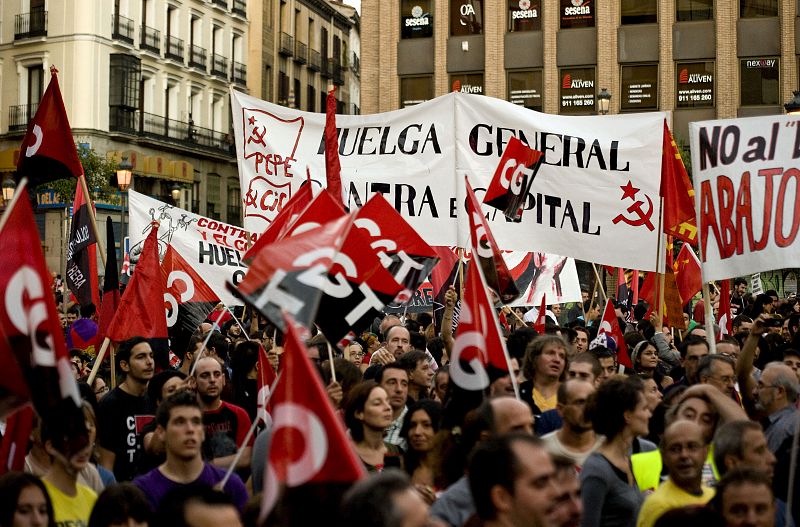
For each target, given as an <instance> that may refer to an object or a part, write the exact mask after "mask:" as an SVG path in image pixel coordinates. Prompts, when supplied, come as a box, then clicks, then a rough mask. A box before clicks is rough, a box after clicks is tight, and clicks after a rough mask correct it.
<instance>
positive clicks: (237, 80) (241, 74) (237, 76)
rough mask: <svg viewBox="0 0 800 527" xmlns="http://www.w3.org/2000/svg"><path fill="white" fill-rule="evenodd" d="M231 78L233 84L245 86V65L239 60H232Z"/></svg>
mask: <svg viewBox="0 0 800 527" xmlns="http://www.w3.org/2000/svg"><path fill="white" fill-rule="evenodd" d="M232 77H233V78H232V80H233V83H234V84H239V85H241V86H245V85H246V84H247V66H246V65H245V64H242V63H241V62H236V61H234V62H233V72H232Z"/></svg>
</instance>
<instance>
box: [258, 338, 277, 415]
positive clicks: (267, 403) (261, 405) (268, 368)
mask: <svg viewBox="0 0 800 527" xmlns="http://www.w3.org/2000/svg"><path fill="white" fill-rule="evenodd" d="M256 370H257V371H258V376H257V377H256V378H257V380H258V394H257V396H256V404H257V407H258V417H259V418H260V419H261V420H262V421H263V422H264V423H266V422H267V416H266V414H267V412H271V411H272V399H271V398H270V395H269V391H270V390H271V389H272V385H273V384H274V383H275V379H276V377H277V375H275V370H273V369H272V364H270V362H269V357H268V356H267V350H266V349H264V346H263V345H262V344H261V343H260V342H259V344H258V363H257V364H256Z"/></svg>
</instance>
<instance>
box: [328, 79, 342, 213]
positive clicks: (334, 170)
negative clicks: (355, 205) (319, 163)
mask: <svg viewBox="0 0 800 527" xmlns="http://www.w3.org/2000/svg"><path fill="white" fill-rule="evenodd" d="M334 92H336V87H335V86H334V87H333V89H332V90H330V91H329V92H328V98H327V100H326V108H325V175H326V176H327V178H328V192H330V194H331V196H332V197H333V199H335V200H336V203H344V200H343V196H342V166H341V165H340V164H339V136H338V133H337V130H336V97H335V96H334Z"/></svg>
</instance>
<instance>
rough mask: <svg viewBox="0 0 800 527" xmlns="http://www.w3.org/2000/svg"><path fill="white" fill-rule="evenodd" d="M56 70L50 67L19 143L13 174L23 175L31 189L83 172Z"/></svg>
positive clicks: (20, 176)
mask: <svg viewBox="0 0 800 527" xmlns="http://www.w3.org/2000/svg"><path fill="white" fill-rule="evenodd" d="M57 73H58V70H56V69H55V67H51V68H50V84H48V85H47V89H46V90H45V92H44V95H42V100H41V101H40V102H39V108H38V109H37V110H36V115H34V116H33V119H32V120H31V122H30V123H28V131H27V132H26V134H25V137H24V138H23V139H22V146H20V156H19V160H18V161H17V172H16V174H17V175H16V177H17V178H22V177H23V176H24V177H27V178H28V179H29V180H30V186H31V188H36V187H37V186H39V185H41V184H42V183H47V182H50V181H55V180H57V179H64V178H68V177H78V176H80V175H81V174H83V167H81V162H80V160H79V159H78V151H77V149H76V148H75V141H74V139H73V138H72V130H71V129H70V127H69V120H68V119H67V111H66V110H65V109H64V100H63V99H62V98H61V89H60V88H59V87H58V75H57Z"/></svg>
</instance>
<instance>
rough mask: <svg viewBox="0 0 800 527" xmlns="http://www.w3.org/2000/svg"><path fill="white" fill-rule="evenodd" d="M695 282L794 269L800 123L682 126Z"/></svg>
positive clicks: (780, 119) (799, 216)
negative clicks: (698, 265)
mask: <svg viewBox="0 0 800 527" xmlns="http://www.w3.org/2000/svg"><path fill="white" fill-rule="evenodd" d="M689 132H690V137H691V148H692V171H693V172H694V189H695V207H696V210H697V226H698V229H699V234H698V236H699V238H700V245H701V246H700V249H701V253H700V254H701V257H702V266H703V281H704V282H707V281H710V280H721V279H726V278H730V277H732V276H743V275H749V274H752V273H756V272H759V271H769V270H772V269H781V268H784V267H794V266H796V265H797V262H798V260H799V259H800V243H797V233H798V228H800V199H798V198H800V196H798V185H800V169H798V168H797V166H798V157H800V120H799V119H798V118H797V117H794V116H789V115H786V116H769V117H754V118H747V119H726V120H718V121H702V122H694V123H690V124H689Z"/></svg>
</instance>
